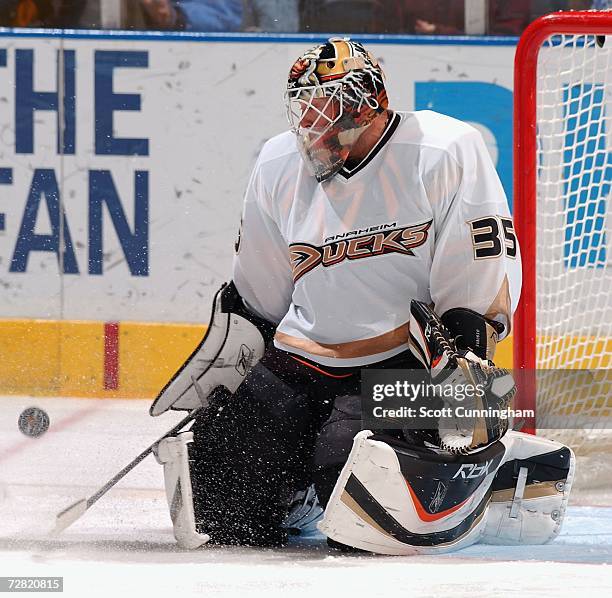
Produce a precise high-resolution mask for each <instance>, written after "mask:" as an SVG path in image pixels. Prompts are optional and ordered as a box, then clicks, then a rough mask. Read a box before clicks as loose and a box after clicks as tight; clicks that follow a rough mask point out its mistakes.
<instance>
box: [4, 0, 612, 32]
mask: <svg viewBox="0 0 612 598" xmlns="http://www.w3.org/2000/svg"><path fill="white" fill-rule="evenodd" d="M608 7H610V0H2V1H0V25H2V26H5V27H53V28H78V29H81V28H85V29H134V30H171V31H202V32H237V31H247V32H263V33H324V32H343V33H379V34H416V35H423V34H425V35H462V34H466V35H520V33H521V32H522V31H523V29H524V28H525V27H526V26H527V25H528V24H529V23H530V22H531V21H533V20H534V19H536V18H537V17H539V16H541V15H544V14H547V13H550V12H554V11H558V10H584V9H589V8H598V9H601V8H608Z"/></svg>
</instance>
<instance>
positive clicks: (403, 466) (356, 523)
mask: <svg viewBox="0 0 612 598" xmlns="http://www.w3.org/2000/svg"><path fill="white" fill-rule="evenodd" d="M383 438H384V440H383ZM503 456H504V446H503V445H502V444H501V443H499V442H498V443H495V444H493V445H491V446H489V447H487V448H486V449H484V450H482V451H479V452H478V453H475V454H472V455H450V454H442V453H439V452H435V451H430V450H427V449H421V448H416V447H411V446H410V445H407V444H405V443H401V441H397V440H393V439H390V438H385V437H383V436H382V435H378V436H375V435H373V434H372V432H370V431H367V430H365V431H363V432H360V433H359V434H357V435H356V436H355V439H354V442H353V448H352V450H351V453H350V455H349V458H348V461H347V463H346V465H345V466H344V468H343V469H342V473H341V474H340V478H339V479H338V481H337V483H336V486H335V488H334V491H333V493H332V496H331V498H330V500H329V503H328V505H327V508H326V510H325V516H324V519H323V521H322V522H321V523H319V525H318V527H319V529H320V530H321V531H322V532H323V533H324V534H326V535H327V536H328V537H329V538H331V539H332V540H335V541H337V542H340V543H342V544H346V545H348V546H352V547H355V548H360V549H363V550H368V551H370V552H376V553H380V554H389V555H411V554H439V553H443V552H449V551H453V550H457V549H459V548H463V547H466V546H469V545H471V544H473V543H475V542H477V541H478V540H479V539H480V536H481V535H482V533H483V531H484V526H485V522H486V509H487V505H488V502H489V498H490V494H491V489H490V488H491V483H492V481H493V478H494V476H495V473H496V471H497V468H498V467H499V465H500V464H501V463H502V460H503Z"/></svg>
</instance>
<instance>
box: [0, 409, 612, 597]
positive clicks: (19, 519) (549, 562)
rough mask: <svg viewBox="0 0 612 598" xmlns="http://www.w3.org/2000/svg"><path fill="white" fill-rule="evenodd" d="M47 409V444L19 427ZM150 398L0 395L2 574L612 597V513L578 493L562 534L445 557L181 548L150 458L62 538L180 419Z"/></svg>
mask: <svg viewBox="0 0 612 598" xmlns="http://www.w3.org/2000/svg"><path fill="white" fill-rule="evenodd" d="M31 405H36V406H39V407H42V408H43V409H45V410H46V411H47V412H48V413H49V415H50V418H51V427H50V429H49V431H48V432H47V433H46V434H45V435H44V436H42V437H41V438H38V439H31V438H27V437H26V436H24V435H22V434H21V432H19V430H18V429H17V418H18V416H19V414H20V413H21V411H22V410H23V409H24V408H25V407H28V406H31ZM147 409H148V402H144V401H138V400H130V401H121V400H106V399H105V400H93V399H91V400H90V399H32V398H27V397H2V398H1V399H0V509H1V510H0V514H1V518H0V576H8V575H37V576H46V575H47V576H64V595H67V596H117V597H122V596H131V597H132V596H146V597H149V596H151V597H152V596H167V597H173V598H174V597H176V598H180V597H182V596H192V595H199V596H249V597H250V596H266V597H275V596H280V595H287V596H298V597H300V596H309V597H310V598H313V597H315V598H323V597H326V596H334V597H335V596H368V597H369V596H385V597H387V598H389V597H396V596H401V597H406V598H407V597H412V596H431V597H434V596H435V597H440V596H448V597H449V598H455V597H463V596H470V597H474V596H492V595H501V596H504V595H510V594H513V595H517V594H518V595H520V596H521V598H526V597H530V596H555V597H559V596H577V595H581V594H583V595H584V596H586V595H594V596H605V595H612V566H610V565H608V563H612V508H610V507H607V506H605V504H603V503H604V502H605V501H606V500H607V496H606V495H605V494H603V495H597V496H593V497H590V496H589V495H588V494H587V493H584V492H583V493H580V492H579V493H577V498H578V500H577V501H574V502H575V504H573V505H572V506H571V507H570V508H569V511H568V515H567V518H566V522H565V526H564V529H563V532H562V534H561V536H560V537H559V538H558V539H557V540H556V541H555V542H553V543H552V544H549V545H546V546H533V547H494V546H479V545H477V546H473V547H471V548H468V549H465V550H463V551H460V552H457V553H454V554H450V555H443V556H438V557H431V556H422V557H385V556H356V555H338V554H337V553H334V552H332V551H330V550H329V549H328V548H327V546H326V545H325V543H324V542H323V541H322V538H321V536H319V535H317V534H316V533H315V534H313V535H311V536H309V537H304V538H298V539H295V540H294V541H292V542H291V544H290V545H289V546H288V547H287V548H284V549H279V550H268V549H257V548H229V547H228V548H219V547H215V548H208V549H207V548H204V549H201V550H198V551H184V550H181V549H179V548H178V547H177V546H176V544H175V542H174V539H173V537H172V529H171V525H170V519H169V516H168V512H167V507H166V501H165V496H164V492H163V479H162V475H161V467H160V466H159V465H157V463H156V462H155V460H154V459H153V458H152V457H149V458H148V459H146V460H145V461H144V462H143V463H141V464H140V465H139V466H138V467H137V468H136V469H135V470H134V471H132V472H131V473H129V474H128V475H127V477H126V478H125V479H124V480H123V481H122V482H120V483H119V484H118V486H117V487H116V488H115V489H113V490H111V491H110V492H109V493H108V494H107V495H106V496H104V497H103V498H102V499H100V501H99V502H98V503H96V504H95V505H94V506H93V507H92V508H91V510H90V511H88V512H87V513H86V514H85V515H84V516H83V517H82V518H81V519H80V520H79V521H77V522H76V523H75V524H74V525H73V526H72V527H70V528H69V529H68V530H66V531H65V532H64V533H63V534H62V535H61V536H60V537H59V538H56V539H52V538H49V537H48V536H47V532H48V531H49V530H50V529H51V528H52V526H53V523H54V517H55V514H56V513H57V512H58V511H60V510H61V509H63V508H65V507H66V506H68V505H69V504H71V503H72V502H73V501H75V500H77V499H79V498H82V497H84V496H87V495H89V494H91V493H92V492H93V491H95V490H96V489H97V488H99V487H100V486H101V485H102V484H104V483H105V482H106V481H107V480H108V479H109V478H111V477H112V476H113V475H114V474H115V473H116V472H117V471H118V470H119V469H121V467H123V466H124V465H125V464H127V462H129V461H130V460H131V459H132V458H133V457H134V456H136V455H137V454H138V453H139V452H140V451H141V450H142V449H144V448H145V447H146V446H148V445H149V444H150V443H151V442H153V441H154V440H155V439H156V438H157V437H159V436H161V435H162V434H163V433H164V432H165V431H166V430H168V429H170V428H171V427H172V425H173V424H174V423H175V422H176V421H178V420H179V419H181V417H183V415H184V414H167V415H165V416H161V417H159V418H150V417H149V415H148V413H147Z"/></svg>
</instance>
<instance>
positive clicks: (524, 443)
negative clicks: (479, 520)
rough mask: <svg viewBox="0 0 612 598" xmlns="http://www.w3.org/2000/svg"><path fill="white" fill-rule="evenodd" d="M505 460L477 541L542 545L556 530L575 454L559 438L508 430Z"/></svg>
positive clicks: (505, 437)
mask: <svg viewBox="0 0 612 598" xmlns="http://www.w3.org/2000/svg"><path fill="white" fill-rule="evenodd" d="M502 442H503V444H504V445H505V446H506V451H507V452H506V457H505V459H504V464H503V465H502V466H501V467H500V469H499V471H498V472H497V475H496V476H495V480H494V481H493V486H492V490H493V493H492V496H491V504H490V506H489V511H488V514H487V525H486V529H485V533H484V536H483V538H482V540H481V541H482V542H484V543H487V544H505V545H516V544H545V543H547V542H550V541H551V540H553V539H554V538H555V537H556V536H557V535H558V534H559V531H560V530H561V526H562V523H563V519H564V516H565V510H566V508H567V502H568V499H569V494H570V490H571V488H572V482H573V479H574V472H575V463H576V458H575V456H574V453H573V452H572V450H571V449H570V448H568V447H567V446H564V445H562V444H560V443H558V442H553V441H552V440H547V439H545V438H538V437H536V436H532V435H530V434H523V433H521V432H512V431H510V432H508V433H507V434H506V436H504V438H502Z"/></svg>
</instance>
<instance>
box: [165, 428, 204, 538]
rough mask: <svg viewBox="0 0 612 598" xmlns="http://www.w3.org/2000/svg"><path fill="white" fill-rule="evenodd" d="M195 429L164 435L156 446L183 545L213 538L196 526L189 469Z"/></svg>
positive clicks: (176, 536)
mask: <svg viewBox="0 0 612 598" xmlns="http://www.w3.org/2000/svg"><path fill="white" fill-rule="evenodd" d="M191 442H193V433H192V432H182V433H180V434H179V435H178V436H176V437H168V438H164V439H163V440H161V441H160V442H159V444H158V445H157V447H156V448H155V451H154V452H155V458H156V459H157V461H158V462H159V463H160V464H161V465H163V466H164V482H165V486H166V498H167V499H168V506H169V507H170V518H171V519H172V527H173V529H174V537H175V538H176V541H177V542H178V544H179V546H181V547H182V548H190V549H193V548H199V547H200V546H202V545H204V544H206V542H208V541H209V540H210V536H208V534H202V533H199V532H198V531H197V530H196V519H195V513H194V507H193V489H192V485H191V472H190V470H189V444H190V443H191Z"/></svg>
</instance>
